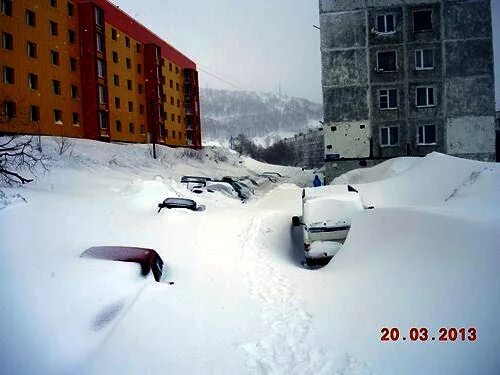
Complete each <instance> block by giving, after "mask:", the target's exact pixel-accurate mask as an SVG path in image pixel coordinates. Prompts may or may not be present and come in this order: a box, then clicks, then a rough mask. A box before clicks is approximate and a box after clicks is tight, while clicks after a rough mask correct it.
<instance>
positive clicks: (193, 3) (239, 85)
mask: <svg viewBox="0 0 500 375" xmlns="http://www.w3.org/2000/svg"><path fill="white" fill-rule="evenodd" d="M113 2H114V3H115V4H116V5H119V6H120V8H122V9H123V10H125V11H126V12H127V13H129V14H130V15H132V16H133V17H135V18H136V19H138V20H139V21H140V22H141V23H143V24H144V25H146V26H147V27H149V28H150V29H151V30H153V31H154V32H155V33H156V34H158V35H159V36H161V37H162V38H164V39H165V40H166V41H167V42H169V43H171V44H172V45H173V46H174V47H176V48H177V49H179V50H180V51H181V52H183V53H184V54H186V55H188V56H189V57H191V58H192V59H193V60H195V62H196V63H197V64H198V69H199V71H200V84H201V86H202V87H211V88H224V89H243V90H257V91H271V92H276V93H278V92H280V90H281V93H282V94H288V95H292V96H299V97H304V98H308V99H311V100H313V101H316V102H318V103H321V101H322V94H321V55H320V49H319V48H320V42H319V30H317V29H314V28H313V27H312V25H313V24H315V25H318V24H319V20H318V19H319V15H318V0H189V1H184V0H143V1H137V0H113ZM492 5H493V8H494V9H493V15H492V18H493V20H494V25H493V27H494V29H493V30H494V32H493V33H494V44H495V46H494V48H495V53H496V61H498V63H497V64H496V68H495V71H496V77H497V80H496V81H497V82H496V94H497V108H499V109H500V0H492Z"/></svg>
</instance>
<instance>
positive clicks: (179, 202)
mask: <svg viewBox="0 0 500 375" xmlns="http://www.w3.org/2000/svg"><path fill="white" fill-rule="evenodd" d="M163 203H165V204H171V205H176V206H192V205H193V204H194V205H196V202H195V201H194V200H192V199H188V198H167V199H165V200H164V201H163Z"/></svg>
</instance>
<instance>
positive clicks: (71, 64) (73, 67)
mask: <svg viewBox="0 0 500 375" xmlns="http://www.w3.org/2000/svg"><path fill="white" fill-rule="evenodd" d="M69 69H70V70H71V71H72V72H76V59H75V58H74V57H70V58H69Z"/></svg>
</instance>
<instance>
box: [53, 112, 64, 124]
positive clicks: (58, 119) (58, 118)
mask: <svg viewBox="0 0 500 375" xmlns="http://www.w3.org/2000/svg"><path fill="white" fill-rule="evenodd" d="M54 122H55V123H56V124H57V125H62V111H61V110H60V109H54Z"/></svg>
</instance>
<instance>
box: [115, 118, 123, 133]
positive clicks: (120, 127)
mask: <svg viewBox="0 0 500 375" xmlns="http://www.w3.org/2000/svg"><path fill="white" fill-rule="evenodd" d="M115 127H116V131H117V132H121V131H122V122H121V121H120V120H116V122H115Z"/></svg>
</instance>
